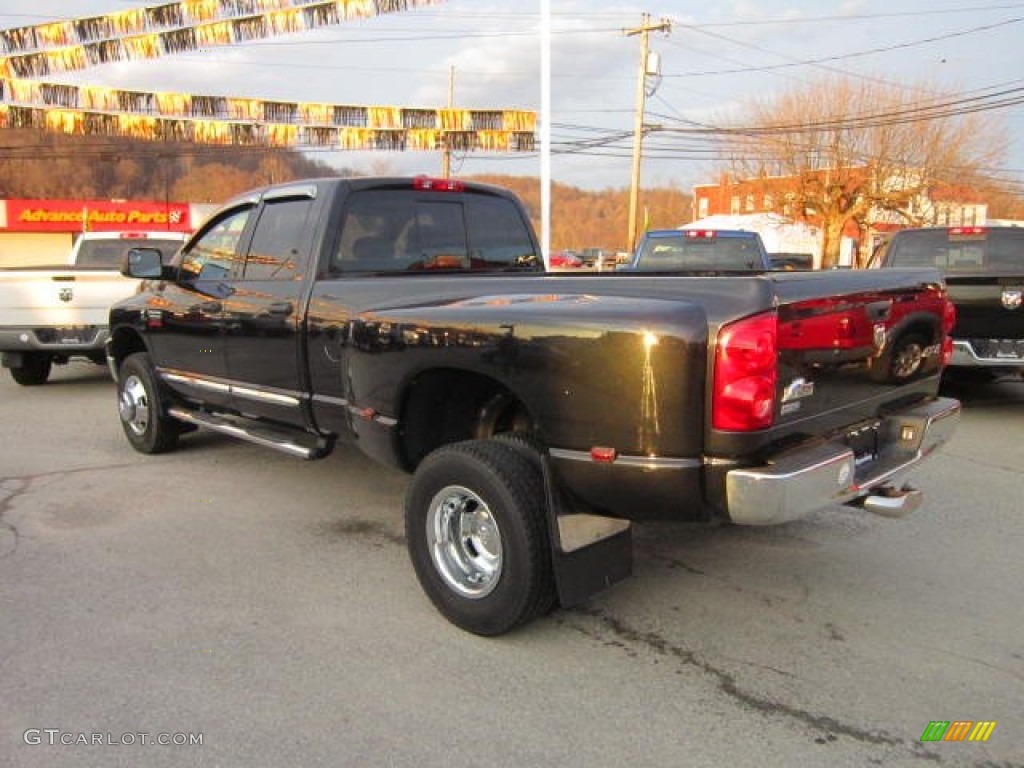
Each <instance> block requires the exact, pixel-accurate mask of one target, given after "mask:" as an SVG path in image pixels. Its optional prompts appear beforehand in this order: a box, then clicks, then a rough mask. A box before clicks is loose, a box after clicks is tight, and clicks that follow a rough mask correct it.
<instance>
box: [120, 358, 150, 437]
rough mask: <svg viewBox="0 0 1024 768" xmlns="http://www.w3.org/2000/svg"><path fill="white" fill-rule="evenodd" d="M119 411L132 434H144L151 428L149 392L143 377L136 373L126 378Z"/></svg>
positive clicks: (122, 388)
mask: <svg viewBox="0 0 1024 768" xmlns="http://www.w3.org/2000/svg"><path fill="white" fill-rule="evenodd" d="M117 409H118V412H119V413H120V414H121V421H123V422H124V423H125V424H126V425H127V426H128V428H129V429H130V430H131V431H132V434H134V435H138V436H140V437H141V436H142V435H144V434H146V430H147V429H148V428H149V393H148V392H146V385H145V384H143V383H142V379H140V378H139V377H138V376H135V375H134V374H133V375H131V376H129V377H128V378H127V379H125V382H124V386H122V387H121V398H120V400H119V401H118V404H117Z"/></svg>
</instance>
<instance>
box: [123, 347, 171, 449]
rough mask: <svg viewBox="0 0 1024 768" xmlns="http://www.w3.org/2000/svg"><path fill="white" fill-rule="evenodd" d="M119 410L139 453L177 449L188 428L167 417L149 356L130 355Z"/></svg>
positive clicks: (124, 364) (126, 365) (142, 353)
mask: <svg viewBox="0 0 1024 768" xmlns="http://www.w3.org/2000/svg"><path fill="white" fill-rule="evenodd" d="M117 407H118V413H119V414H120V416H121V427H122V428H123V429H124V434H125V436H126V437H127V438H128V442H129V443H131V445H132V448H134V449H135V450H137V451H138V452H139V453H147V454H151V453H164V452H166V451H171V450H173V449H174V448H175V447H176V446H177V444H178V436H179V435H180V434H181V432H182V428H183V427H184V425H183V424H181V422H178V421H175V420H174V419H172V418H170V417H169V416H167V415H166V413H165V410H166V409H165V405H164V399H163V396H162V395H161V391H160V387H159V384H158V383H157V379H156V375H155V373H154V372H153V366H152V364H151V363H150V360H149V355H147V354H146V353H145V352H136V353H135V354H133V355H129V356H128V357H127V358H125V361H124V362H123V363H121V371H120V375H119V376H118V383H117Z"/></svg>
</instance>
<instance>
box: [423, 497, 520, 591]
mask: <svg viewBox="0 0 1024 768" xmlns="http://www.w3.org/2000/svg"><path fill="white" fill-rule="evenodd" d="M426 522H427V544H428V547H429V549H430V557H431V559H432V560H433V561H434V567H435V568H436V569H437V572H438V573H439V574H441V578H443V579H444V581H445V583H446V584H447V585H448V586H449V587H451V588H452V589H453V590H455V592H457V593H458V594H459V595H461V596H463V597H468V598H470V599H473V600H479V599H480V598H483V597H486V596H487V595H489V594H490V593H491V592H493V591H494V589H495V587H497V586H498V581H499V580H500V578H501V569H502V544H501V531H500V530H499V529H498V524H497V522H496V521H495V519H494V516H493V515H492V514H491V510H490V508H489V507H488V506H487V503H486V502H485V501H484V500H483V499H481V498H480V497H479V496H477V495H476V494H475V493H473V491H471V490H469V489H468V488H464V487H462V486H460V485H449V486H447V487H445V488H442V489H441V490H440V491H438V492H437V493H436V494H435V495H434V498H433V499H431V501H430V507H429V511H428V512H427V521H426Z"/></svg>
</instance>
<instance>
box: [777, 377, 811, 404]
mask: <svg viewBox="0 0 1024 768" xmlns="http://www.w3.org/2000/svg"><path fill="white" fill-rule="evenodd" d="M813 394H814V382H813V381H807V380H806V379H804V378H803V377H802V376H798V377H797V378H795V379H793V380H792V381H791V382H789V384H787V385H786V388H785V389H784V390H783V391H782V402H784V403H788V402H790V401H791V400H798V399H799V398H801V397H810V396H811V395H813Z"/></svg>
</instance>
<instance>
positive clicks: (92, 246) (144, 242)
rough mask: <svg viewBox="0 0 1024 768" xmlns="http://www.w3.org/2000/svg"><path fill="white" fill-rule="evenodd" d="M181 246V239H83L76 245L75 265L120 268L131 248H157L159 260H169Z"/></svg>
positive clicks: (165, 262) (165, 261)
mask: <svg viewBox="0 0 1024 768" xmlns="http://www.w3.org/2000/svg"><path fill="white" fill-rule="evenodd" d="M180 247H181V240H162V239H155V238H143V237H132V238H117V239H115V238H110V239H103V240H83V241H82V242H81V243H80V244H79V246H78V256H77V257H76V259H75V265H76V266H79V267H106V268H109V269H120V268H121V262H122V261H124V257H125V255H127V253H128V251H129V250H130V249H132V248H157V249H159V251H160V261H162V262H163V263H164V264H167V263H169V262H170V260H171V257H172V256H173V255H174V254H175V252H176V251H177V250H178V248H180Z"/></svg>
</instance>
